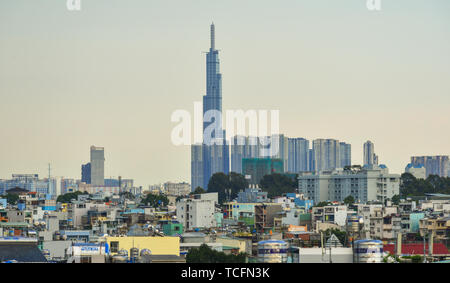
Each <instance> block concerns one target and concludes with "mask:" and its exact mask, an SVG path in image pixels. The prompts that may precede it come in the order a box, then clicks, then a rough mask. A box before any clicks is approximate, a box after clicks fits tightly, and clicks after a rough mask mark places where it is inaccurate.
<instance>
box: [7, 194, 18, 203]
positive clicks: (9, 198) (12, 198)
mask: <svg viewBox="0 0 450 283" xmlns="http://www.w3.org/2000/svg"><path fill="white" fill-rule="evenodd" d="M18 201H19V196H18V195H16V194H7V195H6V202H7V203H9V204H12V205H15V204H17V202H18Z"/></svg>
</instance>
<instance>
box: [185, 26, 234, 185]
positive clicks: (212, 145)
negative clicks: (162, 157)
mask: <svg viewBox="0 0 450 283" xmlns="http://www.w3.org/2000/svg"><path fill="white" fill-rule="evenodd" d="M215 38H216V36H215V26H214V24H212V25H211V45H210V48H209V52H208V53H207V54H206V95H205V96H203V144H202V145H201V148H202V154H201V157H202V158H201V161H199V160H200V159H199V158H198V157H199V153H198V145H192V147H194V148H192V149H191V153H195V157H197V158H196V159H195V160H192V159H191V183H192V188H194V189H195V187H194V186H195V185H196V184H198V180H199V178H202V179H203V181H202V185H201V187H203V188H204V189H207V188H208V183H209V179H210V178H211V176H212V175H213V174H214V173H217V172H223V173H225V174H228V173H229V170H230V158H229V154H230V153H229V145H228V143H227V141H226V139H225V137H226V133H225V131H224V130H223V128H222V74H221V73H220V61H219V51H218V50H216V47H215ZM191 158H192V155H191ZM194 161H195V162H194ZM198 162H201V163H202V165H203V166H202V170H200V168H199V167H198V165H199V163H198ZM192 164H195V166H194V167H192ZM200 171H201V172H200ZM194 182H195V183H196V184H194Z"/></svg>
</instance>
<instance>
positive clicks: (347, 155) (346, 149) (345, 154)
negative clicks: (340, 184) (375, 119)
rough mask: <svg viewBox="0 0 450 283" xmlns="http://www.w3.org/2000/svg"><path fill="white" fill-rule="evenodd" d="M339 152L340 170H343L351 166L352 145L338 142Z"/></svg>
mask: <svg viewBox="0 0 450 283" xmlns="http://www.w3.org/2000/svg"><path fill="white" fill-rule="evenodd" d="M339 152H340V154H341V166H340V167H341V168H344V167H345V166H351V165H352V145H351V144H348V143H345V142H340V143H339Z"/></svg>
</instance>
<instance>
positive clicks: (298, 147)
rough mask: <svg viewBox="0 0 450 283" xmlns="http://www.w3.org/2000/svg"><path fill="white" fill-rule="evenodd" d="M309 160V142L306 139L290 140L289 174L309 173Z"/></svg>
mask: <svg viewBox="0 0 450 283" xmlns="http://www.w3.org/2000/svg"><path fill="white" fill-rule="evenodd" d="M309 158H310V157H309V140H307V139H304V138H289V139H288V168H287V171H288V172H291V173H298V172H307V171H309V170H310V167H309V163H310V161H309Z"/></svg>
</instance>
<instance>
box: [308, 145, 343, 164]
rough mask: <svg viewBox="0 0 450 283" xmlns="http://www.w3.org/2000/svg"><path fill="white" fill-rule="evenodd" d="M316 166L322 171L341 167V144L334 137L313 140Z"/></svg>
mask: <svg viewBox="0 0 450 283" xmlns="http://www.w3.org/2000/svg"><path fill="white" fill-rule="evenodd" d="M312 149H313V158H314V162H313V163H314V168H312V170H311V171H315V172H320V171H325V170H333V169H336V168H340V167H341V153H340V144H339V141H338V140H334V139H316V140H314V141H313V148H312Z"/></svg>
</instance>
